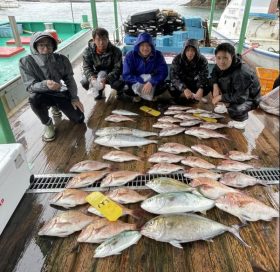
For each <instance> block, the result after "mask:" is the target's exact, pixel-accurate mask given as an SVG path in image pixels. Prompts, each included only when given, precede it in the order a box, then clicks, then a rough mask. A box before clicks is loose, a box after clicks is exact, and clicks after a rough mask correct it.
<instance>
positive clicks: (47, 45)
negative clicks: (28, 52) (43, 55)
mask: <svg viewBox="0 0 280 272" xmlns="http://www.w3.org/2000/svg"><path fill="white" fill-rule="evenodd" d="M37 47H38V48H40V49H43V48H45V47H47V48H48V49H52V48H53V45H52V44H51V43H38V44H37Z"/></svg>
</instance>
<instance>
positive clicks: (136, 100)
mask: <svg viewBox="0 0 280 272" xmlns="http://www.w3.org/2000/svg"><path fill="white" fill-rule="evenodd" d="M132 101H133V102H135V103H138V102H140V101H141V97H140V96H134V97H133V99H132Z"/></svg>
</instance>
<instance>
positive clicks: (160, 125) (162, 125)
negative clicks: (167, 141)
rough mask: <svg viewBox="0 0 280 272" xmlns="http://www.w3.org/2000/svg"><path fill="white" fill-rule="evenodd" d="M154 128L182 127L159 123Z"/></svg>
mask: <svg viewBox="0 0 280 272" xmlns="http://www.w3.org/2000/svg"><path fill="white" fill-rule="evenodd" d="M153 127H154V128H178V127H180V126H178V125H175V124H172V123H163V122H157V123H155V124H153Z"/></svg>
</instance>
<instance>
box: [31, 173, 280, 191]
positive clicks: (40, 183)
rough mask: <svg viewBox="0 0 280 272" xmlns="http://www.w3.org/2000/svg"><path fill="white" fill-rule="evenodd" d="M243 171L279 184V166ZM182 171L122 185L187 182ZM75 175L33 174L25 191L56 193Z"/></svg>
mask: <svg viewBox="0 0 280 272" xmlns="http://www.w3.org/2000/svg"><path fill="white" fill-rule="evenodd" d="M243 173H245V174H248V175H250V176H253V177H256V178H258V179H261V180H264V181H276V182H278V184H279V179H280V169H279V168H261V169H257V170H256V169H254V170H248V171H243ZM183 174H184V173H183V172H178V173H174V174H169V175H154V174H153V175H142V176H139V177H137V178H136V179H135V180H133V181H131V182H128V183H127V184H125V185H124V187H129V188H131V189H148V188H147V187H146V183H147V182H148V181H149V180H151V179H154V178H157V177H170V178H174V179H177V180H179V181H182V182H184V183H189V182H190V180H189V179H187V178H185V177H184V175H183ZM73 176H75V174H44V175H33V176H31V178H30V187H29V189H28V190H27V193H56V192H61V191H63V190H64V188H65V187H66V185H67V183H68V181H69V180H70V179H71V178H72V177H73ZM83 190H84V191H106V190H108V188H101V187H100V181H97V182H95V183H94V184H92V185H91V186H88V187H86V188H83Z"/></svg>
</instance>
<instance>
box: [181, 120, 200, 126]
mask: <svg viewBox="0 0 280 272" xmlns="http://www.w3.org/2000/svg"><path fill="white" fill-rule="evenodd" d="M201 122H202V121H201V120H184V121H183V122H181V123H180V126H181V127H192V126H195V125H198V124H200V123H201Z"/></svg>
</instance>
